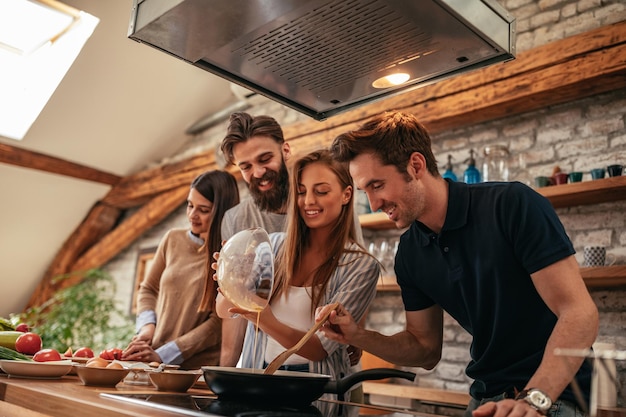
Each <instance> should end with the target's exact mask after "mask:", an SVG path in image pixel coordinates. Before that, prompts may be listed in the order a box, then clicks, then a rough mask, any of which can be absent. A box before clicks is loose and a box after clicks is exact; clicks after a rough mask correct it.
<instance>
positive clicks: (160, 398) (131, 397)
mask: <svg viewBox="0 0 626 417" xmlns="http://www.w3.org/2000/svg"><path fill="white" fill-rule="evenodd" d="M100 396H101V397H103V398H110V399H114V400H118V401H125V402H130V403H133V404H139V405H143V406H146V407H150V408H156V409H160V410H164V411H169V412H173V413H177V414H179V415H184V416H196V417H210V416H212V417H356V416H358V415H359V409H360V408H361V407H360V405H354V404H349V403H341V404H340V403H337V402H330V401H325V400H318V401H314V402H313V403H312V404H311V405H308V406H305V407H299V408H295V407H287V406H280V405H272V404H249V403H246V402H244V401H241V402H238V401H224V400H219V399H218V398H216V397H215V396H211V395H194V394H162V393H154V394H107V393H102V394H100ZM365 407H366V406H365ZM390 412H391V410H390Z"/></svg>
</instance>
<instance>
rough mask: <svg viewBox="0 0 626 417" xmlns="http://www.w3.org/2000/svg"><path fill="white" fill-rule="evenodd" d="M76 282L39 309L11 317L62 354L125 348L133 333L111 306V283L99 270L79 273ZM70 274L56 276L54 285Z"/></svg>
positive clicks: (123, 318) (112, 294) (126, 318)
mask: <svg viewBox="0 0 626 417" xmlns="http://www.w3.org/2000/svg"><path fill="white" fill-rule="evenodd" d="M80 275H82V276H83V278H82V280H81V282H80V283H78V284H76V285H73V286H70V287H67V288H64V289H62V290H60V291H57V292H56V293H55V294H54V296H52V298H50V299H49V300H48V301H46V302H45V303H43V304H42V305H40V306H37V307H32V308H30V309H28V310H26V311H25V312H23V313H21V314H19V315H16V317H12V318H11V319H12V321H16V320H17V321H21V322H24V323H28V324H29V325H30V326H31V327H32V331H33V332H35V333H37V334H39V335H40V336H41V339H42V341H43V346H44V347H45V348H51V349H56V350H58V351H59V352H61V353H63V352H65V350H66V349H67V348H68V347H72V348H73V349H77V348H79V347H81V346H88V347H91V348H92V349H93V350H94V351H95V352H97V351H99V350H102V349H105V348H109V347H122V348H123V347H125V346H126V344H127V343H128V342H129V341H130V339H131V337H132V335H133V334H134V325H133V323H132V321H130V319H129V318H128V317H127V316H126V314H125V313H124V312H122V311H121V310H120V309H119V308H118V307H117V306H116V304H115V299H114V296H115V282H114V281H113V278H112V277H111V276H110V275H109V274H108V273H107V272H105V271H103V270H101V269H91V270H88V271H86V272H81V273H80ZM71 276H74V274H66V275H60V276H58V277H56V278H54V282H58V281H60V280H64V279H68V278H70V277H71Z"/></svg>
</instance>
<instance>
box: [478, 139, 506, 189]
mask: <svg viewBox="0 0 626 417" xmlns="http://www.w3.org/2000/svg"><path fill="white" fill-rule="evenodd" d="M484 153H485V158H484V160H483V179H484V180H485V181H508V180H509V148H507V147H506V146H504V145H490V146H487V147H485V150H484Z"/></svg>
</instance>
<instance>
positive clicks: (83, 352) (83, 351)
mask: <svg viewBox="0 0 626 417" xmlns="http://www.w3.org/2000/svg"><path fill="white" fill-rule="evenodd" d="M74 356H75V357H77V358H93V357H94V354H93V350H91V349H90V348H88V347H82V348H78V349H76V352H74Z"/></svg>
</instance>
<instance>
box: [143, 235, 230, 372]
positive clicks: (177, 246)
mask: <svg viewBox="0 0 626 417" xmlns="http://www.w3.org/2000/svg"><path fill="white" fill-rule="evenodd" d="M187 233H188V231H187V230H185V229H173V230H170V231H169V232H167V233H166V234H165V236H164V237H163V239H162V240H161V242H160V243H159V247H158V249H157V252H156V254H155V257H154V261H153V263H152V265H151V266H150V269H149V271H148V273H147V275H146V277H145V279H144V281H143V282H142V284H141V286H140V288H139V293H138V296H137V312H138V313H141V312H142V311H146V310H153V311H155V313H156V317H157V323H156V330H155V333H154V338H153V341H152V347H153V348H154V349H157V348H159V347H160V346H162V345H163V344H165V343H167V342H170V341H175V342H176V345H177V346H178V348H179V349H180V351H181V352H182V354H183V357H184V358H185V361H184V362H183V363H182V365H181V368H185V369H197V368H199V367H200V366H202V365H217V364H218V363H219V356H220V346H221V334H222V330H221V328H222V322H221V319H220V318H219V317H217V314H215V312H213V311H210V312H204V313H198V312H197V310H198V306H199V305H200V300H202V291H203V289H204V280H205V276H206V268H207V256H208V254H207V251H205V250H203V251H201V252H200V253H198V249H199V248H200V246H199V245H198V244H197V243H195V242H193V241H192V240H191V239H190V237H189V236H188V235H187Z"/></svg>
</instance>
